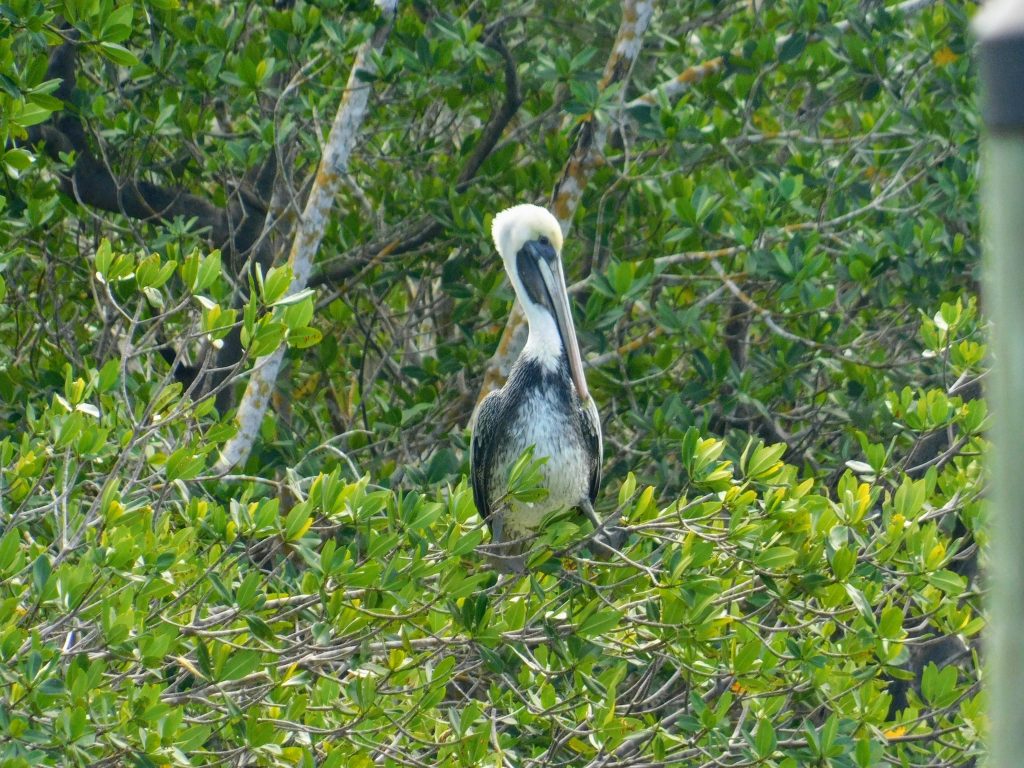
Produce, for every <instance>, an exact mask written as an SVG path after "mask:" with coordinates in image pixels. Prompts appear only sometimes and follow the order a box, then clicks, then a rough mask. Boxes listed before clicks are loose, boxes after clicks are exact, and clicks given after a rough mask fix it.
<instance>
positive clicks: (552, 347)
mask: <svg viewBox="0 0 1024 768" xmlns="http://www.w3.org/2000/svg"><path fill="white" fill-rule="evenodd" d="M491 236H492V237H493V238H494V245H495V247H497V249H498V253H499V254H501V259H502V261H503V262H504V263H505V271H506V272H508V276H509V279H510V280H511V281H512V287H513V288H514V289H515V292H516V296H518V297H519V303H520V304H521V305H522V307H523V312H524V313H525V314H526V319H527V320H528V321H529V323H530V337H529V339H528V340H527V342H526V348H525V349H524V354H528V355H532V356H533V357H535V358H537V359H538V360H539V361H540V362H541V363H543V364H546V365H548V366H549V367H552V366H556V365H557V364H558V360H559V359H560V358H561V355H562V352H563V350H564V352H565V354H566V356H567V357H568V359H569V371H570V374H571V376H572V380H573V384H575V386H576V392H577V394H578V395H579V397H580V400H582V401H583V402H586V401H587V400H588V399H589V398H590V393H589V391H588V390H587V382H586V379H585V378H584V377H583V361H582V359H581V358H580V348H579V344H578V343H577V341H576V329H575V328H574V326H573V323H572V315H571V314H570V312H569V294H568V292H567V291H566V289H565V274H564V272H563V270H562V258H561V254H562V228H561V227H560V226H559V225H558V220H557V219H556V218H555V217H554V216H552V215H551V213H550V212H549V211H548V210H547V209H545V208H541V207H540V206H537V205H529V204H526V205H516V206H513V207H512V208H507V209H505V210H504V211H502V212H501V213H499V214H498V215H497V216H495V217H494V223H493V224H492V225H491Z"/></svg>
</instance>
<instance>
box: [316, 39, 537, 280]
mask: <svg viewBox="0 0 1024 768" xmlns="http://www.w3.org/2000/svg"><path fill="white" fill-rule="evenodd" d="M497 27H498V25H495V28H494V31H493V32H492V33H491V34H490V35H489V36H488V37H487V38H486V39H485V43H486V44H487V46H489V47H490V48H493V49H494V50H495V51H497V52H498V54H500V55H501V58H502V62H503V71H504V78H505V96H504V99H503V100H502V103H501V106H500V107H498V110H497V111H496V112H495V113H494V114H493V115H491V118H490V120H488V122H487V125H486V126H485V127H484V130H483V133H482V134H481V135H480V139H479V141H477V143H476V145H475V146H474V147H473V151H472V152H471V153H470V155H469V157H468V158H466V162H465V165H463V167H462V170H461V171H460V172H459V175H458V179H457V181H456V183H455V192H456V194H462V193H463V192H465V191H466V190H467V189H469V185H470V182H471V181H472V180H473V179H474V178H475V177H476V174H477V172H478V171H479V170H480V167H481V166H482V165H483V164H484V162H485V161H486V160H487V158H488V157H490V155H491V152H493V151H494V147H495V146H497V144H498V140H499V139H500V138H501V136H502V134H503V133H504V132H505V128H507V127H508V124H509V123H510V122H512V118H513V117H515V115H516V113H517V112H518V111H519V107H520V106H521V105H522V103H523V97H522V93H521V91H520V87H519V75H518V73H517V72H516V61H515V58H514V57H513V56H512V54H511V53H510V52H509V50H508V48H507V47H506V45H505V42H504V41H503V40H502V39H501V33H500V31H499V30H498V28H497ZM443 229H444V225H443V224H442V223H441V222H440V221H438V220H437V219H434V218H431V217H423V218H422V219H420V220H419V221H417V222H415V223H414V224H412V225H411V226H408V227H406V230H405V232H404V233H401V234H398V235H397V236H396V235H394V234H392V235H390V236H389V237H388V238H386V239H384V240H381V241H378V242H376V243H371V244H369V245H368V246H366V247H365V248H363V249H361V252H360V253H359V255H357V256H355V257H353V258H352V259H350V260H349V261H347V262H346V263H344V264H342V265H340V266H338V267H336V268H334V269H329V270H321V271H320V272H318V273H317V274H315V275H313V277H312V278H310V286H311V287H316V286H320V285H326V284H337V283H340V282H343V281H345V280H348V279H349V278H351V277H353V276H355V275H356V274H358V273H359V271H360V270H362V269H363V268H364V267H365V266H366V265H367V264H370V263H373V262H375V261H377V260H379V259H380V258H382V256H384V255H388V256H398V255H400V254H403V253H408V252H410V251H414V250H416V249H417V248H419V247H420V246H422V245H424V244H426V243H428V242H430V241H431V240H433V239H434V238H435V237H437V236H438V235H439V234H440V233H441V232H442V231H443Z"/></svg>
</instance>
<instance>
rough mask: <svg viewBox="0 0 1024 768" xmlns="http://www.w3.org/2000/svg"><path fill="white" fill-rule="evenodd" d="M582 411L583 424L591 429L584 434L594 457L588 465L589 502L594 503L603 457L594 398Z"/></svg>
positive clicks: (599, 485) (599, 419) (599, 426)
mask: <svg viewBox="0 0 1024 768" xmlns="http://www.w3.org/2000/svg"><path fill="white" fill-rule="evenodd" d="M583 413H584V420H583V421H584V425H585V427H584V428H585V429H586V427H590V428H591V429H592V431H591V432H590V433H589V434H587V435H586V439H587V440H588V441H589V442H590V445H589V446H588V447H589V448H590V449H591V450H590V454H591V456H593V457H594V459H593V464H592V466H591V467H590V503H591V504H594V503H596V501H597V491H598V489H599V488H600V487H601V463H602V461H603V459H604V444H603V441H602V439H601V417H600V415H598V413H597V403H595V402H594V398H590V399H589V400H588V401H587V404H586V405H585V406H584V407H583Z"/></svg>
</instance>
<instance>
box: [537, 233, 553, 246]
mask: <svg viewBox="0 0 1024 768" xmlns="http://www.w3.org/2000/svg"><path fill="white" fill-rule="evenodd" d="M538 242H539V243H540V244H541V245H551V241H550V240H548V239H547V237H546V236H544V235H541V236H540V238H538Z"/></svg>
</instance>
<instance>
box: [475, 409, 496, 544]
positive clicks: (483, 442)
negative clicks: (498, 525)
mask: <svg viewBox="0 0 1024 768" xmlns="http://www.w3.org/2000/svg"><path fill="white" fill-rule="evenodd" d="M498 395H499V393H498V392H491V393H490V394H489V395H487V397H485V398H484V399H483V400H481V401H480V403H479V405H477V407H476V413H474V414H473V437H472V438H471V439H470V442H469V474H470V478H471V479H472V481H473V502H474V503H475V504H476V511H477V512H478V513H479V514H480V517H482V518H483V519H484V520H486V521H487V524H488V526H490V522H491V521H490V519H489V518H490V516H491V500H490V498H488V494H489V488H490V484H491V463H492V457H493V449H494V437H495V435H494V418H495V416H496V414H497V411H498V399H497V398H498Z"/></svg>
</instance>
